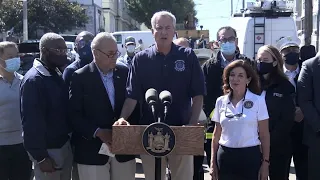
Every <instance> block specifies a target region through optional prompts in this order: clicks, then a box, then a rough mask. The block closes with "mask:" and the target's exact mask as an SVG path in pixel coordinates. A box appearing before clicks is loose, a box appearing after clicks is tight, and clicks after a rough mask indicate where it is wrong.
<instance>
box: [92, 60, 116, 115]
mask: <svg viewBox="0 0 320 180" xmlns="http://www.w3.org/2000/svg"><path fill="white" fill-rule="evenodd" d="M96 66H97V65H96ZM97 69H98V71H99V73H100V77H101V80H102V82H103V85H104V87H105V89H106V93H107V94H108V97H109V100H110V103H111V106H112V108H113V109H114V100H115V89H114V84H113V71H110V72H109V73H107V74H103V72H102V71H100V69H99V67H98V66H97Z"/></svg>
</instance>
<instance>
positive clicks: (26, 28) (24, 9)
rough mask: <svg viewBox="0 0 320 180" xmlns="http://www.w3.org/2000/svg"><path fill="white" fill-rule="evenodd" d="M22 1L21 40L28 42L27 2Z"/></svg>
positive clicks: (25, 0)
mask: <svg viewBox="0 0 320 180" xmlns="http://www.w3.org/2000/svg"><path fill="white" fill-rule="evenodd" d="M22 1H23V40H24V41H26V40H28V2H27V0H22Z"/></svg>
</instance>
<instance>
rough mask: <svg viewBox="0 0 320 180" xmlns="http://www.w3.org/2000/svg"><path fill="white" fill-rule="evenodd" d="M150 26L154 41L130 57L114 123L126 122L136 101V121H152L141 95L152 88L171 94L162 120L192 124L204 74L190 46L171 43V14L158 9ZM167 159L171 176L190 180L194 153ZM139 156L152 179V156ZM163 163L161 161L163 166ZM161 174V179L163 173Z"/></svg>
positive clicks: (197, 112)
mask: <svg viewBox="0 0 320 180" xmlns="http://www.w3.org/2000/svg"><path fill="white" fill-rule="evenodd" d="M151 25H152V33H153V36H154V38H155V42H156V43H155V45H154V46H151V47H149V48H147V49H145V50H144V51H141V52H139V53H137V54H136V55H135V57H134V59H133V64H132V67H131V68H130V72H129V77H128V81H127V99H126V100H125V102H124V105H123V108H122V112H121V116H120V117H121V118H120V119H119V120H118V121H117V122H116V124H126V120H127V119H128V117H129V116H130V115H131V113H132V111H133V109H134V108H135V106H136V104H137V102H139V103H141V107H142V109H141V113H142V117H141V119H140V121H139V124H140V125H149V124H151V123H153V122H154V120H153V115H152V113H151V111H150V109H149V107H148V104H147V103H146V102H145V101H144V96H145V92H146V91H147V90H148V89H149V88H154V89H156V90H157V91H158V92H159V93H160V92H161V91H163V90H168V91H170V92H171V94H172V98H173V101H172V104H171V106H170V108H169V110H168V114H167V116H166V117H167V118H166V119H165V120H164V121H163V122H164V123H166V124H168V125H173V126H183V125H195V124H197V122H198V119H199V115H200V112H201V109H202V105H203V95H205V94H206V90H205V84H204V75H203V72H202V69H201V67H200V64H199V61H198V59H197V56H196V55H195V53H194V52H193V51H192V49H191V48H184V47H181V46H177V45H175V44H174V43H173V42H172V40H173V37H174V35H175V26H176V18H175V16H174V15H173V14H171V13H169V12H167V11H160V12H157V13H155V14H154V15H153V17H152V19H151ZM191 99H192V105H191ZM156 109H157V110H159V112H158V113H160V116H161V115H163V112H160V107H157V108H156ZM158 113H157V114H158ZM167 158H168V164H169V167H170V169H171V176H172V179H183V180H192V179H193V156H188V155H186V156H178V155H169V156H167ZM141 159H142V165H143V169H144V173H145V178H146V180H153V179H154V175H155V173H154V170H155V163H154V161H155V160H154V157H152V156H148V155H141ZM163 162H165V161H163ZM165 166H166V164H165V163H162V169H165ZM161 173H162V174H161V176H162V177H163V178H164V176H165V172H164V171H162V172H161Z"/></svg>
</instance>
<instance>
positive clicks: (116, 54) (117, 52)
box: [96, 49, 121, 58]
mask: <svg viewBox="0 0 320 180" xmlns="http://www.w3.org/2000/svg"><path fill="white" fill-rule="evenodd" d="M96 50H98V51H99V52H101V53H102V54H104V55H106V56H107V57H108V58H118V57H119V56H120V55H121V53H120V52H119V51H116V52H114V53H109V54H107V53H105V52H103V51H101V50H100V49H96Z"/></svg>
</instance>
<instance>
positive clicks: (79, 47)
mask: <svg viewBox="0 0 320 180" xmlns="http://www.w3.org/2000/svg"><path fill="white" fill-rule="evenodd" d="M93 38H94V35H93V34H92V33H91V32H88V31H82V32H81V33H80V34H78V36H77V37H76V40H75V42H74V44H75V51H76V52H77V53H78V55H79V59H77V60H75V61H74V62H73V63H71V64H70V65H69V66H68V67H67V68H66V69H65V70H64V72H63V79H64V80H65V82H66V83H67V84H69V83H70V79H71V77H72V74H73V73H74V72H75V71H76V70H78V69H80V68H82V67H83V66H85V65H87V64H89V63H91V61H92V59H93V57H92V52H91V47H90V45H91V42H92V40H93Z"/></svg>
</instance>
